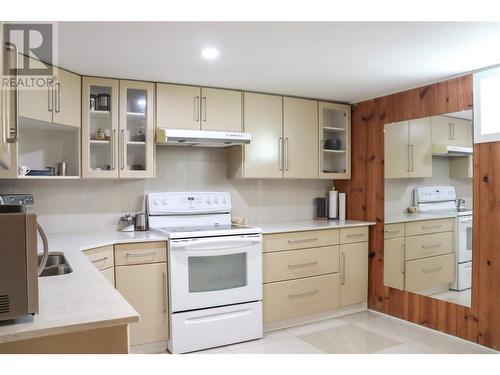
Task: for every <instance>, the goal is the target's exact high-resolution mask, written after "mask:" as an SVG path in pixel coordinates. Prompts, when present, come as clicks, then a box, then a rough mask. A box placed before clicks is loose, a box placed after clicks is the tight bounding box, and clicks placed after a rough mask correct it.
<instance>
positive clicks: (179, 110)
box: [156, 83, 201, 130]
mask: <svg viewBox="0 0 500 375" xmlns="http://www.w3.org/2000/svg"><path fill="white" fill-rule="evenodd" d="M200 102H201V93H200V88H199V87H196V86H183V85H171V84H165V83H157V84H156V121H157V126H158V127H159V128H168V129H194V130H200V122H201V113H200Z"/></svg>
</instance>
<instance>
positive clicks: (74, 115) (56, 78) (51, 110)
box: [19, 56, 81, 128]
mask: <svg viewBox="0 0 500 375" xmlns="http://www.w3.org/2000/svg"><path fill="white" fill-rule="evenodd" d="M26 58H28V57H25V56H20V59H26ZM29 60H30V62H29V64H30V66H32V67H37V66H38V67H43V66H44V64H43V63H42V62H40V61H38V60H35V59H32V58H29ZM53 69H54V71H53V72H54V75H53V76H52V77H51V80H50V84H49V85H48V87H46V88H38V89H23V90H19V116H20V117H23V118H27V119H30V120H37V121H44V122H48V123H55V124H60V125H66V126H72V127H76V128H79V127H80V126H81V122H80V118H81V117H80V103H81V97H80V95H81V77H80V76H79V75H77V74H74V73H71V72H68V71H66V70H64V69H60V68H56V67H54V68H53Z"/></svg>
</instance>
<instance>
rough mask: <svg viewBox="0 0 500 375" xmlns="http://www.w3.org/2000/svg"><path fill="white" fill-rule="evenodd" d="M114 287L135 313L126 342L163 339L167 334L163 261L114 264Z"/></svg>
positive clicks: (165, 266)
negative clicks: (136, 314) (124, 264)
mask: <svg viewBox="0 0 500 375" xmlns="http://www.w3.org/2000/svg"><path fill="white" fill-rule="evenodd" d="M115 277H116V289H117V290H118V291H119V292H120V294H121V295H122V296H123V297H125V299H126V300H127V301H128V302H129V303H130V304H131V305H132V307H133V308H134V309H135V310H136V311H137V312H138V313H139V315H140V321H139V322H138V323H133V324H131V325H130V345H139V344H146V343H153V342H158V341H164V340H167V338H168V301H167V290H168V288H167V265H166V263H164V262H162V263H153V264H137V265H131V266H118V267H116V276H115Z"/></svg>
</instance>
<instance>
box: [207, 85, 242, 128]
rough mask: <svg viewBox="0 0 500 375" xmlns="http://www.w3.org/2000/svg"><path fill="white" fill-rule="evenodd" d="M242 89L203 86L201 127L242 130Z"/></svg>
mask: <svg viewBox="0 0 500 375" xmlns="http://www.w3.org/2000/svg"><path fill="white" fill-rule="evenodd" d="M241 101H242V98H241V91H234V90H222V89H212V88H206V87H202V89H201V129H202V130H220V131H234V132H240V131H241V130H242V125H241V122H242V108H241Z"/></svg>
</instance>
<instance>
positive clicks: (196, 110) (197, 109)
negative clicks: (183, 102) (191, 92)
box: [193, 96, 200, 122]
mask: <svg viewBox="0 0 500 375" xmlns="http://www.w3.org/2000/svg"><path fill="white" fill-rule="evenodd" d="M193 117H194V120H195V121H196V122H199V121H200V97H199V96H195V97H194V108H193Z"/></svg>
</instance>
